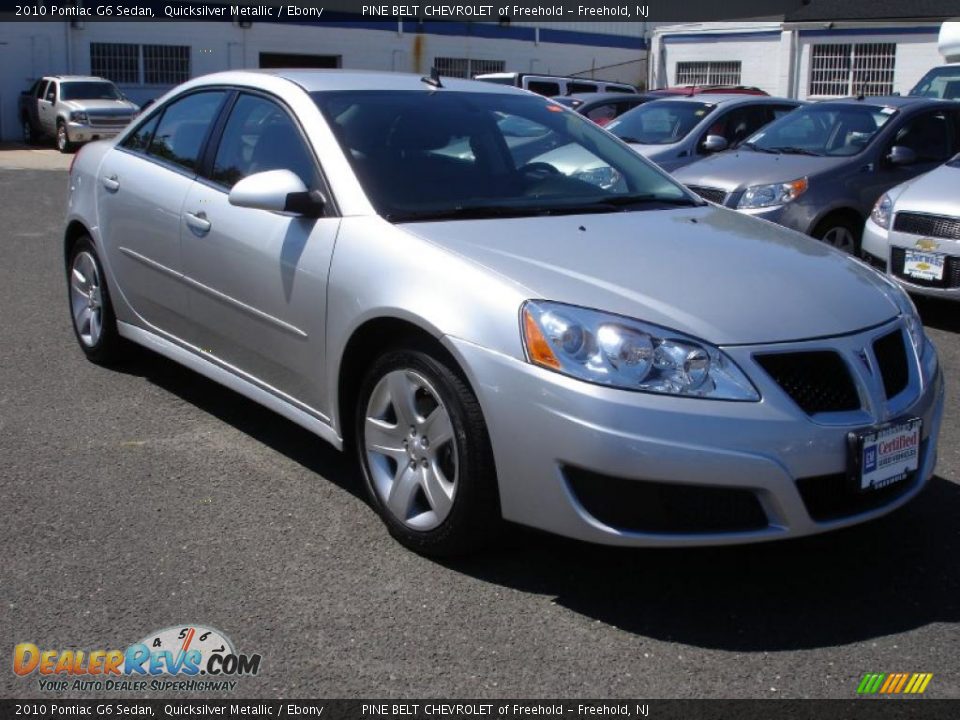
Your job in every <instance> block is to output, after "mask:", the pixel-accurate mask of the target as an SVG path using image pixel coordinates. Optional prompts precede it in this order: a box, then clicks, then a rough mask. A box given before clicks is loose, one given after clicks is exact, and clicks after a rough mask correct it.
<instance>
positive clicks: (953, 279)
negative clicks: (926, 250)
mask: <svg viewBox="0 0 960 720" xmlns="http://www.w3.org/2000/svg"><path fill="white" fill-rule="evenodd" d="M905 258H906V250H904V248H900V247H895V248H892V249H891V251H890V272H892V273H893V274H894V275H895V276H897V277H898V278H903V279H904V280H906V281H907V282H908V283H910V284H911V285H919V286H920V287H929V288H941V289H949V288H957V287H960V258H957V257H947V258H946V259H945V263H944V268H943V278H942V279H940V280H922V279H920V278H915V277H913V276H912V275H906V274H904V272H903V263H904V260H905Z"/></svg>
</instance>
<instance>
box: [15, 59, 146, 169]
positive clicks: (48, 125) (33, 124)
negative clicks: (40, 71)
mask: <svg viewBox="0 0 960 720" xmlns="http://www.w3.org/2000/svg"><path fill="white" fill-rule="evenodd" d="M138 110H139V108H138V107H137V106H136V105H135V104H134V103H132V102H130V101H129V100H127V99H126V98H125V97H124V96H123V93H121V92H120V90H119V89H118V88H117V86H116V85H114V84H113V83H112V82H110V81H109V80H104V79H103V78H99V77H86V76H81V75H50V76H47V77H42V78H40V79H39V80H37V81H36V82H35V83H34V84H33V85H32V86H31V88H30V89H29V90H26V91H24V92H22V93H20V123H21V126H22V128H23V141H24V142H25V143H27V144H28V145H32V144H35V143H37V142H39V141H40V140H42V139H43V138H44V137H54V138H56V141H57V149H59V150H60V152H63V153H66V152H70V151H71V150H73V149H74V148H75V147H76V146H77V145H79V144H80V143H85V142H90V141H91V140H102V139H104V138H110V137H113V136H114V135H116V134H117V133H119V132H120V131H121V130H123V128H124V127H126V125H127V123H129V122H130V120H131V119H132V118H133V117H134V116H135V115H136V114H137V111H138Z"/></svg>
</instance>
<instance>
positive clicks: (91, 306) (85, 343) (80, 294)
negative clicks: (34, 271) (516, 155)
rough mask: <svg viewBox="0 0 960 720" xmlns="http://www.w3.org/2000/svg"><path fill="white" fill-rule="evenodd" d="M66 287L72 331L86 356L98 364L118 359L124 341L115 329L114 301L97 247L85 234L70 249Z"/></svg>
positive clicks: (113, 361) (105, 363)
mask: <svg viewBox="0 0 960 720" xmlns="http://www.w3.org/2000/svg"><path fill="white" fill-rule="evenodd" d="M67 288H68V292H69V295H70V318H71V320H72V321H73V332H74V335H76V337H77V342H78V343H80V349H81V350H83V352H84V354H85V355H86V356H87V359H89V360H90V361H91V362H94V363H97V364H98V365H111V364H114V363H115V362H117V361H118V360H120V359H121V357H122V355H123V341H122V339H121V337H120V334H119V333H118V332H117V318H116V316H115V315H114V312H113V303H111V301H110V293H109V291H108V290H107V283H106V278H105V276H104V274H103V267H102V266H101V264H100V259H99V257H98V256H97V250H96V248H95V247H94V246H93V241H92V240H91V239H90V238H89V237H88V236H86V235H84V236H82V237H80V238H79V239H78V240H77V241H76V243H75V244H74V246H73V250H72V251H71V253H70V259H69V261H68V264H67Z"/></svg>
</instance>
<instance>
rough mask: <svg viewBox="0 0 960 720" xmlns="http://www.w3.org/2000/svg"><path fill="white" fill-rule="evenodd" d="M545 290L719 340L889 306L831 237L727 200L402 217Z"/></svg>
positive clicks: (748, 339) (537, 291)
mask: <svg viewBox="0 0 960 720" xmlns="http://www.w3.org/2000/svg"><path fill="white" fill-rule="evenodd" d="M399 227H401V228H402V229H403V230H404V231H406V232H408V233H412V234H414V235H416V236H418V237H420V238H422V239H424V240H427V241H429V242H432V243H435V244H438V245H440V246H443V247H445V248H446V249H448V250H450V251H452V252H455V253H457V254H459V255H461V256H464V257H466V258H468V259H470V260H472V261H474V262H476V263H478V264H480V265H483V266H485V267H487V268H488V269H490V270H492V271H494V272H496V273H498V274H500V275H502V276H504V277H506V278H508V279H510V280H511V281H513V282H515V283H519V284H520V285H522V286H524V287H525V288H527V290H528V291H529V292H530V294H531V298H542V299H548V300H555V301H559V302H566V303H571V304H574V305H580V306H583V307H590V308H596V309H600V310H605V311H609V312H613V313H617V314H620V315H624V316H628V317H633V318H637V319H641V320H645V321H647V322H651V323H655V324H658V325H663V326H666V327H669V328H672V329H674V330H678V331H681V332H685V333H688V334H690V335H693V336H695V337H699V338H702V339H704V340H707V341H709V342H712V343H715V344H717V345H734V344H759V343H769V342H784V341H789V340H800V339H806V338H813V337H824V336H830V335H839V334H842V333H848V332H852V331H856V330H860V329H862V328H865V327H870V326H873V325H876V324H879V323H882V322H884V321H886V320H888V319H890V318H892V317H894V316H896V315H897V313H898V309H897V306H896V304H895V302H894V301H893V300H892V299H891V297H890V295H889V293H890V292H891V290H890V288H889V286H888V285H887V283H886V281H885V280H884V279H883V278H882V277H880V276H879V275H878V274H877V273H876V272H874V271H873V270H871V269H870V268H868V267H867V266H865V265H863V264H862V263H860V262H858V261H856V260H854V259H853V258H851V257H850V256H848V255H845V254H842V253H839V252H837V251H836V250H833V249H832V248H830V247H828V246H826V245H824V244H823V243H819V242H817V241H815V240H812V239H810V238H808V237H806V236H804V235H801V234H799V233H796V232H793V231H791V230H786V229H783V228H780V227H778V226H775V225H773V224H772V223H767V222H764V221H760V220H756V219H754V218H750V217H746V216H744V215H742V214H740V213H737V212H734V211H732V210H725V209H722V208H714V207H691V208H680V209H666V210H647V211H640V212H622V213H609V214H596V215H577V216H556V217H545V218H544V217H540V218H516V219H493V220H486V219H485V220H464V221H443V222H429V223H424V222H420V223H410V224H403V225H400V226H399Z"/></svg>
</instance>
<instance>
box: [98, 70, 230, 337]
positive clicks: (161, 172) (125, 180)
mask: <svg viewBox="0 0 960 720" xmlns="http://www.w3.org/2000/svg"><path fill="white" fill-rule="evenodd" d="M226 96H227V91H226V90H223V89H212V90H204V91H200V92H194V93H190V94H188V95H185V96H180V97H179V98H176V99H174V100H173V101H171V102H170V103H168V104H167V105H166V106H165V107H164V108H163V109H162V110H160V111H158V112H156V113H154V114H152V115H151V116H150V117H149V118H148V119H147V120H145V121H144V122H142V123H141V124H140V126H139V127H138V128H137V129H136V131H134V132H133V133H132V134H131V135H130V136H128V137H127V138H126V139H125V140H124V142H123V144H122V145H121V146H118V147H117V148H115V149H113V150H111V151H110V152H109V153H108V154H107V156H106V157H105V158H104V161H103V163H102V164H101V166H100V171H99V176H98V178H97V182H98V186H97V210H98V213H99V221H100V225H101V228H102V230H101V233H102V237H103V243H104V248H105V251H106V253H107V256H108V257H109V259H110V265H111V267H113V268H114V269H115V274H116V285H117V288H118V290H119V291H120V292H121V293H122V294H123V296H124V298H125V299H126V300H127V302H128V303H129V304H130V306H131V307H132V308H133V310H134V311H135V312H136V313H137V314H138V315H139V316H140V318H141V319H142V320H143V321H145V322H146V323H148V324H149V325H151V326H152V327H153V328H154V329H159V330H162V331H164V332H166V333H168V334H170V335H172V336H174V337H177V338H179V339H182V340H187V341H189V339H190V337H191V335H192V333H191V327H190V326H191V323H190V321H189V319H188V314H187V305H186V292H185V290H184V285H183V264H182V261H181V256H180V223H181V210H182V208H183V202H184V199H185V198H186V196H187V192H188V191H189V189H190V186H191V185H192V184H193V180H194V177H195V176H196V168H197V166H198V164H199V159H200V156H201V153H202V150H203V146H204V142H205V138H206V136H207V134H208V133H209V131H210V129H211V127H212V125H213V122H214V120H215V119H216V117H217V115H218V113H219V111H220V107H221V105H222V103H223V101H224V99H225V98H226Z"/></svg>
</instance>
